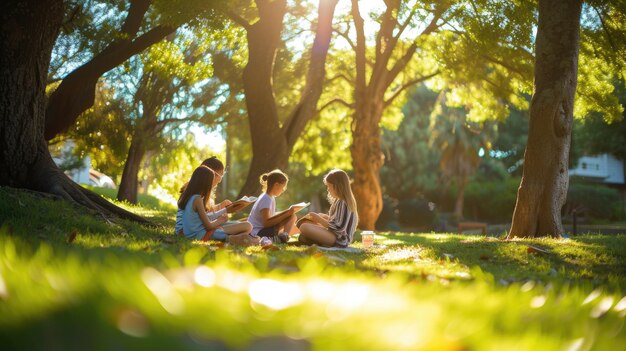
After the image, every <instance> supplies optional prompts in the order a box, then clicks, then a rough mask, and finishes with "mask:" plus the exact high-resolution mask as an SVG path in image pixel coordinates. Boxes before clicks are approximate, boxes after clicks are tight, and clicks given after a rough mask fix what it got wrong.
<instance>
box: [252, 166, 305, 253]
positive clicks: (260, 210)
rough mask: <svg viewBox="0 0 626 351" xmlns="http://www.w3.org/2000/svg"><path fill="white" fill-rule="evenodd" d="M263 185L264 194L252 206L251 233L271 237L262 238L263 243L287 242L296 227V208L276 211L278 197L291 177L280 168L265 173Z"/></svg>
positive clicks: (261, 180)
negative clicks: (277, 214)
mask: <svg viewBox="0 0 626 351" xmlns="http://www.w3.org/2000/svg"><path fill="white" fill-rule="evenodd" d="M259 181H260V182H261V185H262V186H263V194H261V195H260V196H259V198H258V199H257V200H256V202H255V203H254V206H252V209H251V210H250V216H249V217H248V222H250V224H252V232H251V233H250V235H252V236H256V237H260V238H264V237H267V238H269V239H262V241H261V245H264V246H265V245H269V244H271V243H272V242H275V241H276V240H280V242H283V243H286V242H287V241H289V233H291V232H292V231H293V230H294V229H297V228H296V226H295V223H296V220H297V217H296V215H295V212H296V211H295V209H294V208H291V207H290V208H289V209H288V210H286V211H283V213H282V214H281V215H280V216H274V214H275V213H276V197H278V196H280V195H281V194H282V193H283V192H284V191H285V190H286V189H287V183H288V182H289V178H288V177H287V175H286V174H285V173H283V172H282V171H281V170H279V169H275V170H273V171H271V172H269V173H265V174H263V175H262V176H261V178H260V179H259Z"/></svg>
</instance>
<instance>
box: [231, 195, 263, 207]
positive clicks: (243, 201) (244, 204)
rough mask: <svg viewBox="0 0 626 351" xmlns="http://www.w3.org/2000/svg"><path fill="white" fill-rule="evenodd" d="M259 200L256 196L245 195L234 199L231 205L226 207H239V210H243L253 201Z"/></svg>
mask: <svg viewBox="0 0 626 351" xmlns="http://www.w3.org/2000/svg"><path fill="white" fill-rule="evenodd" d="M256 200H257V197H256V196H244V197H242V198H241V199H239V200H235V201H233V202H232V203H231V204H230V205H228V206H226V209H232V208H237V211H239V210H243V209H244V208H246V207H247V206H248V205H250V204H251V203H253V202H255V201H256Z"/></svg>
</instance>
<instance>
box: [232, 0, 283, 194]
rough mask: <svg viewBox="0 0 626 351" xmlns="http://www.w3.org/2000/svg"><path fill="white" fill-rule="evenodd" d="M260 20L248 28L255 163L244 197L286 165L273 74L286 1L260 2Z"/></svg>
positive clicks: (246, 77)
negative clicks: (260, 181)
mask: <svg viewBox="0 0 626 351" xmlns="http://www.w3.org/2000/svg"><path fill="white" fill-rule="evenodd" d="M257 5H258V7H259V17H260V19H259V20H258V21H257V22H256V23H254V24H253V25H251V26H250V27H249V28H247V39H248V63H247V65H246V67H245V68H244V71H243V87H244V92H245V95H246V108H247V110H248V120H249V124H250V135H251V137H252V150H253V151H252V152H253V155H252V162H251V164H250V170H249V171H248V177H247V178H246V182H245V184H244V186H243V188H242V189H241V191H240V193H241V194H246V195H250V194H256V193H258V192H259V189H260V185H259V177H260V176H261V174H263V173H265V172H268V171H271V170H272V169H274V168H285V167H286V166H287V162H286V161H287V158H288V156H289V154H288V153H287V140H286V139H285V136H284V134H283V133H282V132H281V130H280V126H279V123H278V111H277V109H276V102H275V100H274V89H273V86H272V74H273V71H274V59H275V57H276V50H277V49H278V45H279V44H280V41H281V39H280V34H281V32H282V30H283V17H284V15H285V12H286V0H278V1H274V2H272V3H265V1H257Z"/></svg>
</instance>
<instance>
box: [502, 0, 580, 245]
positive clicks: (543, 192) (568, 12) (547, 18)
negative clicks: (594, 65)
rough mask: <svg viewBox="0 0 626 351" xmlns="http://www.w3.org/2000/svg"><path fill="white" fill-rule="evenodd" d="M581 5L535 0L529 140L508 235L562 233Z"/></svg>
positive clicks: (552, 234) (529, 235)
mask: <svg viewBox="0 0 626 351" xmlns="http://www.w3.org/2000/svg"><path fill="white" fill-rule="evenodd" d="M581 7H582V2H581V1H580V0H571V1H547V0H540V1H539V26H538V29H537V41H536V44H535V57H536V62H535V88H534V94H533V98H532V101H531V106H530V126H529V131H528V142H527V145H526V151H525V153H524V171H523V175H522V181H521V184H520V187H519V190H518V193H517V203H516V204H515V210H514V212H513V221H512V225H511V231H510V232H509V235H508V238H512V237H540V236H548V235H549V236H553V237H559V236H561V235H562V234H563V225H562V222H561V208H562V207H563V204H564V203H565V199H566V196H567V188H568V182H569V177H568V158H569V150H570V143H571V132H572V120H573V110H574V94H575V92H576V82H577V79H576V78H577V71H578V48H579V39H580V35H579V29H580V13H581Z"/></svg>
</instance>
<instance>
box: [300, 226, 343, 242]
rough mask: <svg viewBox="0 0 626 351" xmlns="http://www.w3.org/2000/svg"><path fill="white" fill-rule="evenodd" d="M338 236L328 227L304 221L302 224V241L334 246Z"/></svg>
mask: <svg viewBox="0 0 626 351" xmlns="http://www.w3.org/2000/svg"><path fill="white" fill-rule="evenodd" d="M336 240H337V237H336V236H335V234H334V233H333V232H331V231H329V230H327V229H326V228H323V227H321V226H319V225H315V224H310V223H304V224H302V225H301V226H300V241H301V242H303V243H313V244H318V245H320V246H333V245H335V241H336Z"/></svg>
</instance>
